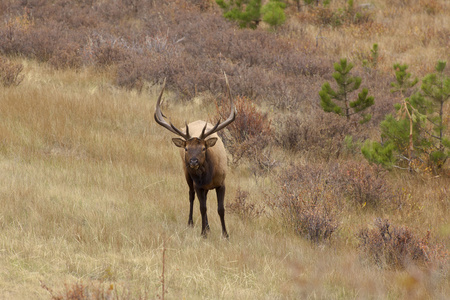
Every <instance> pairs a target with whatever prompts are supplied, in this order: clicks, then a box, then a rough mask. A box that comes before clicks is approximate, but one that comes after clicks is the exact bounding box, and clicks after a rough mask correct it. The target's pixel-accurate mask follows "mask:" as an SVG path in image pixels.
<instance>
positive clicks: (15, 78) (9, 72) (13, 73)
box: [0, 56, 24, 87]
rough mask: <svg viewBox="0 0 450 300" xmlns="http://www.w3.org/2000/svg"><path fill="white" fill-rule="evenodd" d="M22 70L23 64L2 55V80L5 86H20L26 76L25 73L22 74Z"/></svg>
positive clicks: (0, 73) (0, 63)
mask: <svg viewBox="0 0 450 300" xmlns="http://www.w3.org/2000/svg"><path fill="white" fill-rule="evenodd" d="M22 71H23V65H22V64H20V63H13V62H11V61H9V60H8V59H6V58H4V57H1V56H0V82H1V84H2V85H3V86H4V87H10V86H18V85H19V84H20V83H21V82H22V80H23V78H24V75H23V74H20V73H22Z"/></svg>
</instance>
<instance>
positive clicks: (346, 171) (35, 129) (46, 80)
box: [0, 0, 450, 299]
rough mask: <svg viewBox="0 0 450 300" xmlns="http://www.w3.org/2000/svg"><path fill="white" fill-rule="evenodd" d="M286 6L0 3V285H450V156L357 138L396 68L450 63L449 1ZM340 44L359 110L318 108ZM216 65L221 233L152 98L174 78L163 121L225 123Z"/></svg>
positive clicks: (171, 291) (38, 290)
mask: <svg viewBox="0 0 450 300" xmlns="http://www.w3.org/2000/svg"><path fill="white" fill-rule="evenodd" d="M294 2H295V1H288V4H289V5H288V7H287V10H286V12H287V14H288V18H287V22H286V23H285V24H284V25H282V26H280V27H279V28H277V29H276V30H268V29H267V28H264V27H263V26H261V27H260V28H258V29H256V30H249V29H242V30H240V29H238V28H237V27H236V26H235V24H233V23H231V22H228V21H226V20H225V19H224V18H223V17H222V16H221V11H220V10H219V9H218V8H217V6H216V4H215V3H214V1H212V0H176V1H162V0H119V1H96V0H90V1H87V0H83V1H81V0H80V1H60V0H52V1H41V0H29V1H2V2H1V3H0V21H1V22H0V55H1V58H0V80H1V81H0V174H1V175H0V207H2V211H1V214H0V229H1V230H2V235H1V238H0V245H1V252H0V253H2V255H0V265H2V270H0V298H9V299H10V298H12V299H14V298H16V299H30V298H32V299H36V298H39V299H48V298H53V299H73V298H82V297H85V298H86V293H89V295H98V298H102V297H103V298H108V297H112V298H113V299H114V297H116V298H118V299H119V298H123V299H125V298H126V299H129V298H131V299H133V298H144V299H146V298H152V299H153V298H155V297H158V295H159V297H160V298H163V297H164V295H166V296H167V298H170V299H172V298H175V299H183V298H186V299H204V298H210V299H213V298H214V299H215V298H227V299H228V298H229V299H254V298H271V299H298V298H305V299H306V298H321V299H342V298H344V299H348V298H350V299H355V298H364V299H365V298H368V299H369V298H370V299H386V298H398V299H403V298H404V299H406V298H407V299H440V298H442V299H443V298H445V296H446V295H448V294H449V293H450V290H449V287H450V284H449V270H450V266H449V259H448V249H449V248H450V239H449V224H448V220H449V218H450V217H449V214H448V212H449V210H450V198H449V197H448V195H449V193H450V191H449V188H448V186H449V175H450V173H449V166H448V164H447V165H445V166H443V168H442V170H440V171H439V173H438V174H437V175H431V174H430V173H428V172H421V173H420V174H414V175H413V174H408V173H406V172H402V171H398V170H396V171H392V172H386V171H382V170H381V169H378V168H376V167H374V166H371V165H369V164H368V163H367V162H366V161H365V160H364V159H363V157H362V156H361V155H360V151H359V147H360V145H361V143H362V142H364V140H366V139H367V138H376V137H378V136H379V127H378V125H379V123H380V121H381V120H383V119H384V117H385V115H386V114H388V113H392V112H393V111H394V108H393V104H394V103H396V102H398V101H400V99H399V98H397V96H396V95H394V94H392V93H391V92H390V88H391V87H390V82H392V81H393V80H394V74H393V71H392V66H393V64H394V63H397V62H398V63H406V64H408V65H409V66H410V68H409V70H410V71H411V72H412V73H413V74H414V75H415V76H419V77H422V76H423V75H425V74H426V73H428V72H430V71H432V70H433V67H434V66H435V63H436V61H437V60H438V59H441V60H447V62H450V56H449V52H448V49H449V47H450V40H449V38H448V37H449V33H450V4H449V3H448V1H443V0H429V1H425V0H414V1H404V0H396V1H385V0H376V1H372V2H371V3H372V4H371V5H369V6H364V7H363V6H360V4H362V3H361V2H359V1H354V2H355V4H354V7H353V8H349V7H348V2H347V1H331V3H330V5H329V6H328V7H324V6H323V5H322V4H320V5H319V6H314V5H313V6H305V7H302V9H301V10H300V11H298V10H297V8H296V6H295V5H294ZM374 43H377V44H378V45H379V56H378V58H377V61H376V63H375V62H373V61H370V62H371V63H370V64H369V65H364V66H363V61H364V60H370V49H371V48H372V45H373V44H374ZM341 57H345V58H347V59H348V60H349V61H352V62H353V63H354V64H355V68H354V69H353V70H352V72H353V71H354V73H355V75H357V76H360V77H361V78H362V81H363V85H364V86H367V87H368V89H369V91H370V94H371V95H373V96H374V97H375V105H374V106H373V107H371V108H370V109H369V113H371V114H372V119H371V121H370V122H368V123H367V124H364V125H360V124H357V123H354V122H348V121H347V120H345V118H341V117H340V116H337V115H334V114H327V113H325V112H323V110H322V109H321V108H320V105H319V95H318V91H319V90H320V87H321V85H322V84H323V83H324V82H325V81H331V80H330V79H332V77H331V74H332V73H333V66H332V64H333V62H336V61H338V60H339V59H340V58H341ZM223 72H226V73H227V75H228V77H229V80H230V85H231V86H232V88H233V95H234V100H235V103H236V107H237V117H236V121H235V122H234V123H232V124H231V125H230V126H228V127H227V129H226V130H224V131H222V132H221V133H220V134H221V137H222V139H223V141H224V144H225V147H226V148H227V150H228V152H229V154H230V157H229V158H231V159H232V161H233V163H232V164H230V166H229V167H230V170H229V171H228V172H229V173H228V174H229V176H228V178H227V189H228V190H227V195H230V196H229V197H227V198H228V199H229V200H227V203H226V209H227V211H228V212H229V213H230V214H229V215H228V216H229V218H230V222H229V226H228V228H227V229H228V231H229V232H230V235H231V239H230V240H229V241H224V240H222V239H220V238H218V235H211V236H210V238H209V239H207V240H203V239H200V238H199V237H198V234H197V231H192V230H188V229H186V224H185V220H186V219H187V218H188V213H187V211H186V210H184V209H181V210H180V209H179V207H187V205H188V199H187V197H186V196H180V195H185V194H186V192H187V187H186V186H185V184H183V183H182V181H183V179H184V176H183V175H182V174H181V173H182V172H181V171H182V170H181V168H180V165H179V153H178V152H177V151H176V150H174V151H168V149H170V147H171V144H170V138H169V136H168V133H165V134H167V136H161V128H160V127H159V126H157V125H156V124H155V123H154V121H153V118H152V113H153V112H154V107H155V103H156V99H157V92H158V91H159V90H160V84H161V83H162V82H163V80H164V78H167V87H168V93H167V95H166V96H167V99H166V101H165V103H164V105H165V107H164V111H165V112H167V115H168V116H171V117H173V120H170V121H173V123H174V124H183V122H184V121H185V120H195V119H204V120H205V119H206V118H207V117H208V116H211V115H214V114H215V116H214V118H213V120H209V121H211V123H214V122H215V121H217V120H218V119H219V118H220V119H221V120H224V119H226V117H227V115H228V112H229V109H230V108H229V107H227V104H226V103H227V101H224V100H223V99H224V97H223V95H225V94H226V84H225V81H224V80H223ZM446 72H448V71H446ZM448 113H449V108H448V107H446V108H445V114H446V115H448ZM449 122H450V119H449V118H446V119H445V121H444V123H445V125H446V126H447V127H448V125H450V123H449ZM447 130H448V129H447ZM230 161H231V160H230ZM213 197H214V195H213V196H212V197H210V198H213ZM208 206H209V207H208V209H213V210H215V209H217V207H216V205H215V202H214V201H209V203H208ZM373 220H377V221H375V223H374V224H373ZM200 222H201V220H200V219H195V218H194V219H193V223H195V224H198V223H200ZM210 222H211V223H213V222H215V224H214V226H211V227H212V228H219V227H220V223H219V221H218V220H214V219H212V220H210ZM197 226H198V225H197ZM311 241H312V243H311ZM161 251H163V253H164V255H165V258H164V259H163V260H161ZM163 269H164V270H165V271H163V278H164V283H162V280H161V270H163ZM97 283H98V284H97ZM111 284H112V285H111ZM161 286H162V289H161ZM111 287H113V289H112V288H111ZM161 290H162V293H161V292H159V291H161ZM117 291H119V292H117ZM122 291H123V292H122ZM122 295H123V296H122Z"/></svg>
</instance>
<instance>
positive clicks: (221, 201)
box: [216, 186, 228, 238]
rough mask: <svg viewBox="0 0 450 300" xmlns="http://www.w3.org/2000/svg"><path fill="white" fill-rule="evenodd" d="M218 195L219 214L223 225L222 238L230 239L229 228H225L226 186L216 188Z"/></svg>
mask: <svg viewBox="0 0 450 300" xmlns="http://www.w3.org/2000/svg"><path fill="white" fill-rule="evenodd" d="M216 194H217V212H218V213H219V217H220V223H222V236H223V237H224V238H228V233H227V228H226V227H225V207H224V199H225V186H220V187H218V188H216Z"/></svg>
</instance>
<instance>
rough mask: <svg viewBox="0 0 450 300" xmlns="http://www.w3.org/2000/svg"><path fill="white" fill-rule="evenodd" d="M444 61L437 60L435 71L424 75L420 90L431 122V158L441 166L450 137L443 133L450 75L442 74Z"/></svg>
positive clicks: (449, 92) (448, 152)
mask: <svg viewBox="0 0 450 300" xmlns="http://www.w3.org/2000/svg"><path fill="white" fill-rule="evenodd" d="M446 64H447V63H446V62H445V61H438V62H437V64H436V68H435V69H436V73H432V74H428V75H426V76H425V77H424V78H423V80H422V86H421V89H422V92H423V94H424V97H425V98H426V99H427V100H428V102H425V101H423V102H425V104H426V105H427V106H428V107H427V108H428V110H427V112H428V114H427V120H428V122H429V123H430V124H431V126H430V127H431V132H430V136H431V138H432V139H433V141H434V142H435V143H433V144H437V145H435V150H434V151H432V153H431V154H430V155H431V159H432V160H433V162H435V163H436V164H437V165H438V166H442V165H443V164H444V163H445V161H446V160H447V158H448V157H450V139H449V138H448V137H446V136H445V135H444V132H445V129H446V128H445V126H444V104H445V102H447V101H448V99H450V76H447V75H445V74H444V69H445V67H446Z"/></svg>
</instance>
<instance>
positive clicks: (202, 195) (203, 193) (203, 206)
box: [196, 189, 209, 238]
mask: <svg viewBox="0 0 450 300" xmlns="http://www.w3.org/2000/svg"><path fill="white" fill-rule="evenodd" d="M196 192H197V197H198V200H199V202H200V213H201V215H202V236H203V237H205V238H206V235H207V231H208V227H209V225H208V217H207V215H206V194H207V191H206V190H204V189H197V190H196Z"/></svg>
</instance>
